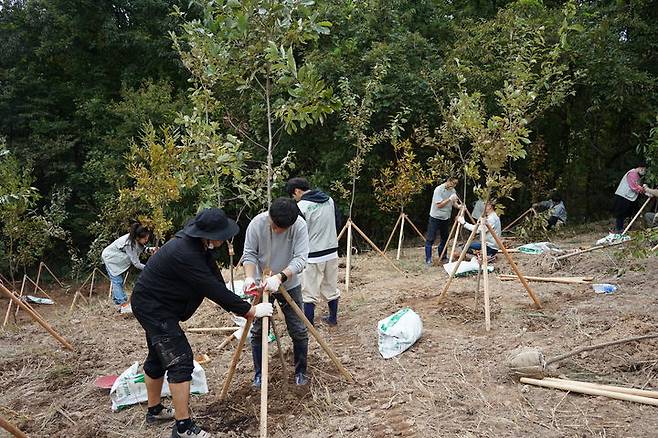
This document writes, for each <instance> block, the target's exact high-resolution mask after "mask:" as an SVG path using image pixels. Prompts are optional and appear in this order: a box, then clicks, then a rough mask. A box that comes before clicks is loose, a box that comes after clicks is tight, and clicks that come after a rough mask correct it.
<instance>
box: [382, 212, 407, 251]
mask: <svg viewBox="0 0 658 438" xmlns="http://www.w3.org/2000/svg"><path fill="white" fill-rule="evenodd" d="M402 215H403V213H400V216H398V220H397V221H395V225H394V226H393V229H392V230H391V234H390V235H389V236H388V240H387V241H386V246H384V252H386V251H387V250H388V245H390V244H391V240H393V236H394V235H395V230H396V229H397V228H398V224H399V223H400V219H401V218H402Z"/></svg>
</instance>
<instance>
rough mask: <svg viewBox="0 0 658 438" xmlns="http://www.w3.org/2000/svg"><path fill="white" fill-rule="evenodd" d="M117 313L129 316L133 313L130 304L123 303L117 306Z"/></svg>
mask: <svg viewBox="0 0 658 438" xmlns="http://www.w3.org/2000/svg"><path fill="white" fill-rule="evenodd" d="M119 313H121V314H130V313H133V308H132V306H131V305H130V303H123V304H122V305H120V306H119Z"/></svg>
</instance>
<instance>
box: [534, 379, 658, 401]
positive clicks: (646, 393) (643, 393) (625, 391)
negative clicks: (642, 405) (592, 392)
mask: <svg viewBox="0 0 658 438" xmlns="http://www.w3.org/2000/svg"><path fill="white" fill-rule="evenodd" d="M543 380H548V381H551V382H568V383H572V384H574V385H581V386H587V387H590V388H596V389H603V390H606V391H614V392H620V393H622V394H631V395H639V396H641V397H649V398H658V391H647V390H644V389H636V388H625V387H623V386H613V385H603V384H600V383H594V382H581V381H578V380H570V379H556V378H553V377H544V379H543Z"/></svg>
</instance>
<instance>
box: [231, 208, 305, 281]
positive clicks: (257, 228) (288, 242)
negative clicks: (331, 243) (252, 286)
mask: <svg viewBox="0 0 658 438" xmlns="http://www.w3.org/2000/svg"><path fill="white" fill-rule="evenodd" d="M242 257H243V263H244V264H245V265H255V266H256V276H255V277H256V278H255V279H256V280H258V279H260V278H261V276H262V272H263V269H265V268H266V267H269V269H270V270H271V271H272V273H274V274H277V273H279V272H281V271H283V270H284V269H286V268H288V269H290V271H291V272H292V273H293V276H292V277H291V278H289V279H288V281H286V282H285V283H283V287H285V288H286V289H292V288H293V287H296V286H299V285H300V281H299V274H300V273H301V272H302V271H303V270H304V268H305V267H306V259H307V258H308V230H307V228H306V222H305V221H304V219H302V217H301V216H298V217H297V221H295V223H294V224H292V226H291V227H290V228H288V229H287V230H286V231H284V232H283V233H280V234H279V233H275V232H273V231H272V226H271V224H270V215H269V214H268V213H267V212H263V213H261V214H259V215H258V216H256V217H255V218H253V220H252V221H251V222H250V223H249V226H248V227H247V235H246V237H245V241H244V252H243V254H242Z"/></svg>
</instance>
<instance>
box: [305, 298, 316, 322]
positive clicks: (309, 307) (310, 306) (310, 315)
mask: <svg viewBox="0 0 658 438" xmlns="http://www.w3.org/2000/svg"><path fill="white" fill-rule="evenodd" d="M304 315H306V319H308V320H309V322H310V323H311V325H315V323H314V322H313V319H314V318H315V304H314V303H304Z"/></svg>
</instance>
